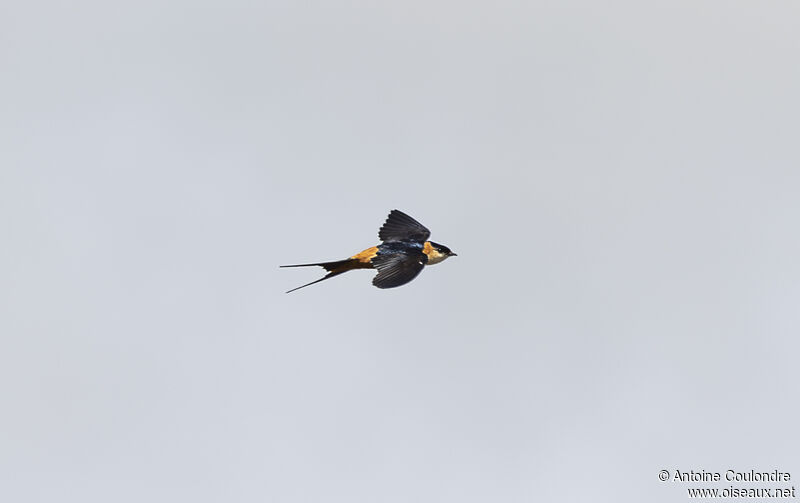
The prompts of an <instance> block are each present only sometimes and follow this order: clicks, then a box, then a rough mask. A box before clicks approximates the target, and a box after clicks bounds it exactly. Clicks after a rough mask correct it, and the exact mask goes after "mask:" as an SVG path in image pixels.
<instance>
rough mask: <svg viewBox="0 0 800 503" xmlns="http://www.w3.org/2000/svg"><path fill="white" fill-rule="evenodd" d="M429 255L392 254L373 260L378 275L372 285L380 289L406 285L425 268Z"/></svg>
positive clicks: (379, 256) (378, 256)
mask: <svg viewBox="0 0 800 503" xmlns="http://www.w3.org/2000/svg"><path fill="white" fill-rule="evenodd" d="M427 261H428V257H427V255H425V254H424V253H422V252H418V253H392V254H387V255H381V254H380V253H379V254H378V255H377V256H376V257H375V258H373V259H372V265H373V267H375V269H377V270H378V274H376V275H375V277H374V278H373V279H372V284H373V285H375V286H377V287H378V288H394V287H396V286H400V285H405V284H406V283H408V282H409V281H411V280H412V279H414V278H416V277H417V274H419V272H420V271H421V270H422V268H423V267H425V263H426V262H427Z"/></svg>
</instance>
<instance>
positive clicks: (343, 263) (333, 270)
mask: <svg viewBox="0 0 800 503" xmlns="http://www.w3.org/2000/svg"><path fill="white" fill-rule="evenodd" d="M353 262H356V263H357V262H358V261H354V260H352V259H345V260H336V261H334V262H317V263H315V264H292V265H282V266H281V267H313V266H317V265H318V266H320V267H324V268H325V270H326V271H328V274H326V275H325V276H323V277H321V278H320V279H318V280H316V281H312V282H311V283H306V284H305V285H300V286H298V287H297V288H292V289H291V290H289V291H287V292H286V293H292V292H294V291H295V290H300V289H301V288H305V287H307V286H310V285H313V284H314V283H319V282H320V281H325V280H326V279H329V278H332V277H334V276H338V275H340V274H342V273H344V272H347V271H350V270H352V269H355V268H354V267H352V265H353Z"/></svg>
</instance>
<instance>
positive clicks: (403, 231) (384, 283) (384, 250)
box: [281, 210, 456, 293]
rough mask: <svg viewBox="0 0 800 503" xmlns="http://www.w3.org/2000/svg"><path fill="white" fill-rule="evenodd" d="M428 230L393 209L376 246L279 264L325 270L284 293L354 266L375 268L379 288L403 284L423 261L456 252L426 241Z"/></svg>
mask: <svg viewBox="0 0 800 503" xmlns="http://www.w3.org/2000/svg"><path fill="white" fill-rule="evenodd" d="M430 235H431V231H429V230H428V229H427V228H425V226H424V225H422V224H421V223H419V222H417V221H416V220H414V219H413V218H411V217H410V216H408V215H406V214H405V213H403V212H402V211H399V210H392V211H391V212H390V213H389V216H388V217H387V218H386V222H384V224H383V227H381V230H380V231H378V238H379V239H380V240H381V241H382V243H381V244H379V245H378V246H373V247H372V248H367V249H366V250H364V251H362V252H359V253H356V254H355V255H353V256H352V257H350V258H346V259H344V260H337V261H334V262H317V263H314V264H294V265H282V266H281V267H310V266H315V265H318V266H320V267H324V268H325V270H326V271H328V274H326V275H325V276H324V277H322V278H320V279H318V280H316V281H312V282H311V283H307V284H305V285H302V286H298V287H297V288H293V289H291V290H289V291H288V292H286V293H290V292H294V291H295V290H299V289H301V288H303V287H306V286H309V285H313V284H314V283H319V282H320V281H324V280H326V279H328V278H332V277H334V276H338V275H339V274H342V273H344V272H347V271H352V270H354V269H377V270H378V274H376V275H375V277H374V278H373V279H372V284H373V285H375V286H377V287H378V288H394V287H396V286H400V285H405V284H406V283H408V282H409V281H411V280H412V279H414V278H416V277H417V274H419V273H420V271H422V269H423V268H424V267H425V266H426V265H433V264H438V263H439V262H441V261H443V260H444V259H446V258H447V257H455V256H456V254H455V253H453V252H452V251H450V248H448V247H446V246H444V245H440V244H438V243H434V242H433V241H428V238H429V237H430Z"/></svg>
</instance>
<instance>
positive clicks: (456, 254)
mask: <svg viewBox="0 0 800 503" xmlns="http://www.w3.org/2000/svg"><path fill="white" fill-rule="evenodd" d="M450 256H451V257H458V253H453V252H450Z"/></svg>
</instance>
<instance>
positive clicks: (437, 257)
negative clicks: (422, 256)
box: [426, 241, 457, 265]
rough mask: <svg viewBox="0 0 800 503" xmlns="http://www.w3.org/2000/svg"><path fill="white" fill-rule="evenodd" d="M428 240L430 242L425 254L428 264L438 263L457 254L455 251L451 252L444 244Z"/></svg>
mask: <svg viewBox="0 0 800 503" xmlns="http://www.w3.org/2000/svg"><path fill="white" fill-rule="evenodd" d="M428 242H429V243H430V249H429V250H428V251H426V254H427V255H428V265H431V264H438V263H439V262H441V261H443V260H444V259H446V258H447V257H456V256H457V254H456V253H453V251H452V250H451V249H450V248H448V247H446V246H445V245H440V244H439V243H434V242H433V241H428Z"/></svg>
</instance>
